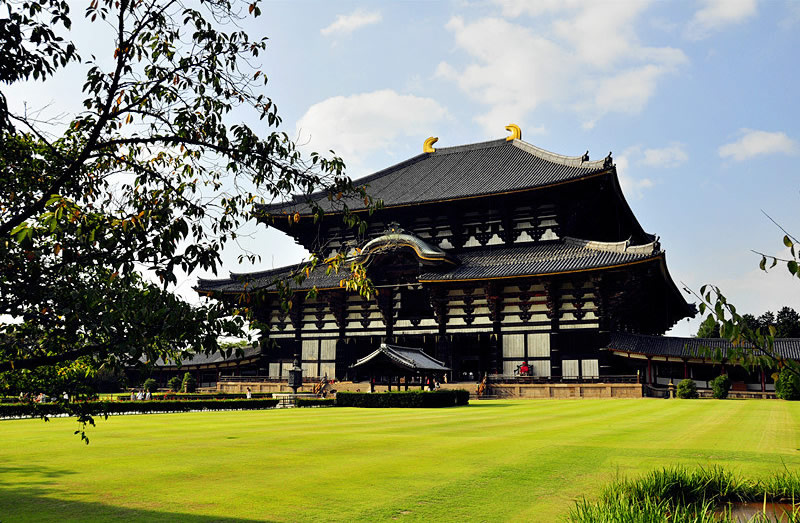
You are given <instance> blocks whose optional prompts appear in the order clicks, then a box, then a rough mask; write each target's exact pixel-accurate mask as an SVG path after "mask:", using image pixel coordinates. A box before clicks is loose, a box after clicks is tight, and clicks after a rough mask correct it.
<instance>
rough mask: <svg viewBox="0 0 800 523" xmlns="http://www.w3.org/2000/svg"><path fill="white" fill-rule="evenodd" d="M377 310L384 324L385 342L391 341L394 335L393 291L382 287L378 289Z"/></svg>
mask: <svg viewBox="0 0 800 523" xmlns="http://www.w3.org/2000/svg"><path fill="white" fill-rule="evenodd" d="M376 300H377V302H378V310H379V311H380V313H381V318H382V319H383V324H384V325H385V326H386V343H393V341H394V340H393V339H392V337H393V336H394V291H393V290H392V289H390V288H387V287H383V288H380V289H378V294H377V296H376Z"/></svg>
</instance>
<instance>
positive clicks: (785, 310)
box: [775, 307, 800, 338]
mask: <svg viewBox="0 0 800 523" xmlns="http://www.w3.org/2000/svg"><path fill="white" fill-rule="evenodd" d="M775 336H776V337H778V338H800V314H798V313H797V311H796V310H794V309H792V308H791V307H782V308H781V310H779V311H778V313H777V314H776V315H775Z"/></svg>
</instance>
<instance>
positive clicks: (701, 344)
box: [606, 332, 800, 360]
mask: <svg viewBox="0 0 800 523" xmlns="http://www.w3.org/2000/svg"><path fill="white" fill-rule="evenodd" d="M606 348H607V349H608V350H612V351H615V352H624V353H629V354H641V355H644V356H667V357H675V358H686V359H689V358H691V359H694V358H710V357H711V354H710V353H709V350H708V349H710V350H711V351H716V350H717V349H719V350H720V351H721V354H722V357H723V358H725V357H727V353H728V350H730V349H732V348H733V345H732V344H731V342H730V341H728V340H727V339H725V338H678V337H671V336H646V335H642V334H625V333H619V332H613V333H611V334H609V340H608V345H607V346H606ZM774 349H775V353H776V354H777V355H778V356H780V357H782V358H786V359H791V360H800V338H776V339H775V344H774Z"/></svg>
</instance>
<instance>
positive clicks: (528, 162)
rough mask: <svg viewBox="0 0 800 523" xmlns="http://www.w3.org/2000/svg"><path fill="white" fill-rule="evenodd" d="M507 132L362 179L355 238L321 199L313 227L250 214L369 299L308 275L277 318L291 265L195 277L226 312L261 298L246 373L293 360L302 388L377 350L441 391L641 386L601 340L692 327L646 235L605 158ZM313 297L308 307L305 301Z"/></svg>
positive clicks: (282, 369)
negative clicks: (336, 256) (498, 384)
mask: <svg viewBox="0 0 800 523" xmlns="http://www.w3.org/2000/svg"><path fill="white" fill-rule="evenodd" d="M507 129H508V130H509V131H511V133H512V134H511V136H509V137H507V138H502V139H499V140H493V141H488V142H483V143H474V144H469V145H460V146H456V147H442V148H434V147H433V142H435V141H436V140H435V139H433V138H431V139H428V140H427V141H426V142H425V146H424V152H423V153H422V154H420V155H418V156H415V157H413V158H410V159H408V160H406V161H404V162H401V163H399V164H397V165H393V166H391V167H387V168H386V169H383V170H381V171H379V172H377V173H374V174H372V175H370V176H368V177H366V178H362V179H359V180H358V182H359V183H360V184H362V183H363V184H365V185H366V186H367V191H368V192H369V193H370V195H372V196H373V197H374V198H380V199H381V200H382V201H383V208H382V209H379V210H377V211H376V212H375V213H374V214H373V215H372V216H369V217H368V218H367V220H368V225H369V226H368V229H367V230H366V233H365V234H363V235H357V234H356V233H355V231H353V230H351V229H348V228H345V227H343V225H342V220H341V219H339V218H337V217H336V216H335V215H336V214H337V210H336V208H335V207H334V206H333V203H331V202H330V201H329V200H328V198H327V195H326V194H322V193H320V194H316V195H313V196H312V198H315V199H316V200H317V202H318V203H319V205H321V206H322V207H323V208H325V209H326V212H327V213H328V214H327V215H326V218H325V219H324V220H322V221H321V222H315V220H314V218H313V216H312V215H311V208H310V206H309V204H308V198H307V197H303V198H300V197H298V198H295V199H294V200H292V201H287V202H284V203H278V204H273V205H268V206H264V207H262V208H261V209H260V213H259V216H260V219H261V221H262V222H263V223H264V225H265V226H269V227H275V228H277V229H280V230H281V231H283V232H285V233H286V234H288V235H289V236H291V237H292V238H294V240H295V241H296V242H297V243H299V244H301V245H302V246H304V247H305V248H306V249H308V250H309V251H311V252H316V253H319V254H321V255H323V256H326V257H327V256H329V255H331V254H333V253H336V252H338V251H340V250H342V249H345V250H346V252H348V253H352V255H353V256H357V257H358V259H359V260H360V261H362V262H363V263H364V264H365V266H366V268H367V274H368V275H369V277H370V278H371V279H372V281H373V283H374V284H375V286H376V288H377V290H378V292H377V296H375V297H374V298H372V299H364V298H362V297H361V296H359V295H357V294H356V293H349V292H347V291H345V290H343V289H342V288H341V287H340V280H341V279H342V278H343V277H346V275H342V274H341V273H340V274H338V275H337V274H332V275H326V274H325V271H324V268H320V269H317V270H315V271H313V272H312V273H311V274H310V276H309V277H308V278H307V279H306V280H305V281H303V282H302V283H301V284H295V287H296V288H295V294H294V298H293V299H292V307H291V309H290V310H289V311H288V312H287V311H284V310H283V309H282V308H281V307H280V304H279V302H278V298H277V293H275V288H274V282H275V280H276V279H279V278H284V277H286V276H287V275H289V274H291V273H292V272H293V271H294V270H296V269H297V268H298V267H301V265H297V266H290V267H284V268H280V269H275V270H268V271H262V272H253V273H246V274H231V276H230V277H229V278H227V279H220V280H200V282H199V284H198V287H197V289H196V290H197V291H198V292H199V293H200V294H202V295H205V296H208V297H210V298H213V299H218V300H227V301H229V302H230V303H231V305H232V306H235V305H236V304H237V303H239V300H241V298H242V296H243V295H248V294H251V295H252V294H256V293H258V294H259V298H258V300H253V301H254V302H257V303H258V305H255V307H257V314H258V316H259V317H260V318H261V320H262V321H263V322H265V323H266V324H268V325H269V331H268V332H267V333H265V335H266V336H267V337H268V338H270V339H271V340H272V341H274V345H273V348H271V349H264V350H263V351H262V360H261V363H260V364H259V365H260V368H259V371H258V372H259V374H261V375H263V376H269V377H272V378H280V377H285V376H286V375H287V373H288V369H289V368H290V367H291V365H292V361H293V359H294V357H295V355H298V356H299V359H300V360H301V365H302V368H303V374H304V377H306V378H314V377H320V378H321V377H323V376H327V377H328V378H336V379H338V380H361V379H366V377H367V376H366V375H362V374H360V371H359V367H354V364H356V362H358V361H359V360H360V359H362V358H364V357H366V356H368V355H370V354H372V353H373V352H375V351H376V350H377V349H378V348H379V347H381V344H383V343H386V344H391V345H395V346H401V347H411V348H419V349H422V350H423V351H424V353H425V354H427V355H428V356H430V358H432V359H434V360H436V361H438V362H439V363H440V365H441V366H442V367H446V368H447V369H448V370H446V371H443V372H442V374H443V376H441V379H444V378H446V380H447V381H448V382H453V381H465V380H471V381H477V380H479V379H481V378H482V377H483V376H484V375H487V374H488V375H490V376H494V377H496V378H498V379H500V378H502V377H509V378H510V377H514V376H517V375H519V373H520V369H525V368H526V367H527V369H526V370H527V373H526V374H527V375H528V376H531V377H535V378H537V379H539V380H541V381H544V382H546V381H556V382H557V381H563V380H575V381H576V382H577V381H579V380H583V381H598V380H599V381H602V380H604V379H608V380H613V378H614V377H615V376H617V377H618V376H622V375H624V376H635V375H636V373H637V371H639V375H640V376H645V369H646V361H645V360H640V359H637V358H631V357H629V355H628V354H620V353H618V352H615V351H613V350H608V349H609V346H608V344H609V339H610V338H609V336H610V335H611V334H612V333H627V334H634V335H636V334H638V335H661V334H663V333H664V332H665V331H667V330H668V329H669V328H670V327H671V326H672V325H674V324H675V323H676V322H677V321H679V320H681V319H682V318H686V317H687V316H692V315H694V314H695V308H694V306H693V305H690V304H688V303H687V302H686V301H685V300H684V298H683V297H682V295H681V292H679V290H678V289H677V288H676V286H675V283H674V282H673V280H672V278H671V276H670V274H669V271H668V270H667V264H666V257H665V253H664V251H663V250H662V248H661V244H660V243H659V240H658V237H656V236H654V235H652V234H648V233H647V232H645V230H644V229H643V228H642V226H641V225H640V224H639V222H638V220H637V219H636V217H635V216H634V215H633V212H632V211H631V209H630V207H629V206H628V204H627V203H626V201H625V197H624V196H623V194H622V191H621V189H620V183H619V179H618V177H617V169H616V166H615V165H614V162H613V160H612V157H611V155H610V154H609V155H608V156H607V157H605V158H602V159H600V160H590V159H589V155H588V153H587V154H584V155H581V156H562V155H559V154H554V153H551V152H548V151H545V150H542V149H540V148H538V147H535V146H533V145H531V144H529V143H527V142H524V141H522V139H521V132H520V131H519V128H518V127H517V126H514V125H511V126H509V127H507ZM349 204H350V207H351V209H357V208H359V205H360V204H358V203H357V202H349ZM286 214H288V215H294V216H295V219H292V220H287V219H286V217H285V215H286ZM270 216H278V217H279V219H275V220H272V219H270ZM298 216H299V219H296V218H297V217H298ZM356 248H358V250H357V249H356ZM313 287H315V288H316V289H318V291H319V292H318V295H317V297H316V298H314V299H305V295H306V294H307V291H308V290H309V289H311V288H313Z"/></svg>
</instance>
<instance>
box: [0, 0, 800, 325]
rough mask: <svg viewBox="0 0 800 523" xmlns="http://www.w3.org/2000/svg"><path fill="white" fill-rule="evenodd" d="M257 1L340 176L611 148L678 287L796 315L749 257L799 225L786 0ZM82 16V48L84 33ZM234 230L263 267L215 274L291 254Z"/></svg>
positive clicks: (233, 253) (271, 234)
mask: <svg viewBox="0 0 800 523" xmlns="http://www.w3.org/2000/svg"><path fill="white" fill-rule="evenodd" d="M76 12H80V11H79V10H78V11H76ZM262 12H263V14H262V16H261V17H259V18H257V19H255V20H253V21H248V22H247V23H246V24H245V25H244V28H245V29H246V30H247V31H248V32H249V33H250V34H251V36H254V37H255V36H268V37H269V39H270V40H269V45H268V52H267V53H266V54H265V55H263V58H264V61H263V63H262V67H263V69H264V72H265V73H266V74H267V75H268V77H269V79H270V80H269V84H268V86H267V88H266V94H267V95H268V96H270V97H271V98H272V99H273V100H274V102H275V103H276V104H277V107H278V111H279V113H280V115H281V116H282V118H283V124H282V126H281V130H283V131H286V132H287V133H289V135H290V136H292V137H294V138H296V140H297V141H298V143H300V144H302V149H303V150H304V151H305V152H310V151H327V150H330V149H333V150H334V151H336V153H337V154H338V155H340V156H342V157H343V158H344V160H345V162H346V164H347V166H348V174H349V175H350V176H351V177H353V178H356V179H357V178H360V177H362V176H365V175H367V174H370V173H371V172H374V171H377V170H379V169H381V168H384V167H388V166H390V165H393V164H395V163H397V162H400V161H402V160H405V159H407V158H409V157H412V156H415V155H417V154H419V153H420V152H422V143H423V141H424V140H425V138H427V137H428V136H437V137H439V141H438V143H437V144H436V145H437V146H438V147H448V146H454V145H461V144H466V143H474V142H480V141H485V140H491V139H496V138H501V137H505V136H506V135H507V134H508V133H507V131H505V129H504V127H505V126H506V125H508V124H509V123H515V124H518V125H519V126H520V127H521V128H522V137H523V139H524V140H525V141H527V142H529V143H532V144H534V145H537V146H539V147H542V148H544V149H547V150H550V151H553V152H556V153H559V154H565V155H580V154H583V152H584V151H586V150H587V149H588V150H589V153H590V156H591V159H593V160H594V159H600V158H603V157H605V156H606V155H607V154H608V152H609V151H612V152H613V158H614V161H615V163H616V166H617V170H618V173H619V176H620V179H621V183H622V187H623V192H624V194H625V197H626V199H627V201H628V203H629V205H630V206H631V208H632V209H633V211H634V214H635V215H636V216H637V218H638V219H639V222H640V223H641V224H642V226H643V227H644V229H645V230H646V231H648V232H650V233H654V234H657V235H659V236H660V238H661V244H662V247H663V248H664V249H665V251H666V253H667V264H668V267H669V270H670V273H671V275H672V277H673V279H674V280H675V282H676V283H677V284H678V286H679V287H682V286H683V284H686V285H687V286H689V287H690V288H692V289H695V290H697V289H698V288H699V287H700V286H701V285H703V284H706V283H712V284H716V285H718V286H720V287H721V289H722V290H723V292H724V293H725V294H726V295H727V296H728V297H729V299H730V300H731V301H732V302H733V303H735V304H736V305H737V308H738V310H739V311H740V312H751V313H754V314H756V315H759V314H761V313H762V312H764V311H766V310H773V311H774V310H776V309H778V308H780V307H781V306H783V305H789V306H792V307H794V308H795V309H798V310H800V281H797V280H796V279H795V280H792V278H791V276H790V275H789V273H788V271H786V269H785V267H781V266H779V267H776V268H775V269H774V270H773V271H771V272H770V273H769V274H765V273H763V272H762V271H760V270H759V268H758V262H759V260H760V257H759V256H758V255H756V254H754V253H753V252H751V251H752V250H756V251H760V252H764V253H767V254H770V255H778V256H780V255H785V252H784V248H783V245H782V241H781V239H782V236H783V233H782V232H781V231H780V229H778V228H777V227H776V226H775V225H774V224H773V223H772V222H771V221H770V219H769V218H768V217H767V216H766V215H765V214H764V213H767V214H769V215H770V216H771V217H772V218H774V219H775V220H776V221H777V222H779V223H780V224H782V225H783V226H784V227H786V228H787V229H788V230H789V231H790V232H793V233H795V234H799V235H800V172H799V171H798V168H797V165H798V160H800V123H798V117H800V111H799V109H800V102H798V84H799V83H800V82H798V80H800V53H798V50H800V2H782V1H778V0H773V1H762V2H759V1H758V0H723V1H721V0H713V1H712V0H698V1H688V0H687V1H679V2H647V1H637V2H628V1H622V0H620V1H605V2H598V1H584V0H538V1H536V2H534V1H520V0H485V1H467V0H453V1H440V2H434V1H416V2H415V1H401V2H392V3H378V2H345V1H339V2H324V1H292V2H264V3H263V4H262ZM81 27H82V26H81V24H76V29H75V30H74V32H75V33H76V34H75V38H76V40H78V41H79V44H80V43H81V42H80V41H81V40H83V41H84V42H83V43H85V44H86V45H90V46H92V45H99V44H98V43H97V41H99V40H100V39H101V37H102V35H101V34H98V33H95V32H91V33H89V32H86V31H83V32H81ZM83 27H85V24H84V26H83ZM69 74H71V73H68V72H66V73H63V74H62V75H61V76H60V77H59V76H57V78H61V81H64V82H66V81H67V80H69ZM15 89H16V90H12V91H9V101H10V102H11V104H12V107H14V106H16V107H19V106H20V104H22V103H23V102H25V101H26V100H27V101H29V103H30V104H32V105H33V104H39V105H41V104H43V103H45V102H46V101H49V103H50V104H51V107H50V110H54V108H61V107H63V108H64V110H65V111H69V110H70V97H69V96H65V95H64V92H65V91H64V88H63V86H58V85H56V83H55V82H49V83H46V84H37V85H35V86H23V87H19V86H18V87H17V88H15ZM73 99H74V100H78V99H79V98H77V97H76V98H73ZM252 123H254V124H255V122H252ZM264 132H265V133H266V132H268V129H266V128H265V129H264ZM248 231H249V232H250V237H248V238H247V239H245V240H244V241H243V243H244V245H245V247H246V248H248V249H250V250H252V251H253V252H255V253H257V254H260V255H261V257H262V258H261V261H260V262H259V263H257V264H256V265H254V266H251V265H240V264H239V263H238V261H237V258H238V255H239V254H240V251H239V250H238V249H236V248H231V249H230V250H229V251H226V252H225V253H223V259H224V266H223V271H222V273H220V274H219V276H221V277H225V276H227V271H228V270H231V271H233V272H245V271H248V270H256V269H267V268H272V267H279V266H282V265H287V264H291V263H296V262H298V261H299V260H300V259H302V257H303V255H304V253H303V250H302V248H300V247H299V246H296V245H294V244H293V242H292V240H290V239H288V238H286V237H285V236H284V235H282V234H281V233H279V232H277V231H274V230H271V229H270V230H267V229H265V228H264V227H263V226H260V225H256V224H251V225H250V226H249V227H248ZM198 276H203V277H213V275H212V274H200V273H196V274H193V275H190V276H185V277H182V278H181V284H180V285H179V287H178V292H180V293H181V294H182V295H184V296H185V297H187V298H188V299H191V300H193V301H197V297H196V295H195V294H194V293H193V292H192V290H191V288H192V286H193V285H195V284H196V281H197V277H198ZM686 297H687V299H688V300H689V301H692V297H691V296H688V295H687V296H686ZM699 321H700V319H699V316H698V318H696V319H694V320H690V321H687V320H684V321H682V322H680V323H679V324H678V325H677V326H676V327H675V328H673V329H672V331H670V334H672V335H679V336H689V335H692V334H694V333H695V332H696V331H697V326H698V324H699Z"/></svg>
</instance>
